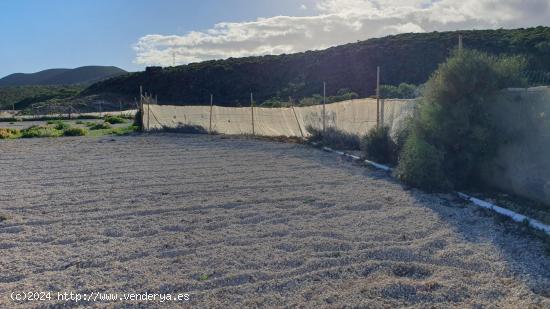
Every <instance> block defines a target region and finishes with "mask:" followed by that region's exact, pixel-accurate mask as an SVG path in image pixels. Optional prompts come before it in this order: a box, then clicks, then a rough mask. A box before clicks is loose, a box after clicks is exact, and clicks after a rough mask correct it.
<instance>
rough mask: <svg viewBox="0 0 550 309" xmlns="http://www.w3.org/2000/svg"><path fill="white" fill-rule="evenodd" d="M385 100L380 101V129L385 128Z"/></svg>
mask: <svg viewBox="0 0 550 309" xmlns="http://www.w3.org/2000/svg"><path fill="white" fill-rule="evenodd" d="M384 103H385V102H384V99H383V98H382V99H380V127H382V128H383V127H384Z"/></svg>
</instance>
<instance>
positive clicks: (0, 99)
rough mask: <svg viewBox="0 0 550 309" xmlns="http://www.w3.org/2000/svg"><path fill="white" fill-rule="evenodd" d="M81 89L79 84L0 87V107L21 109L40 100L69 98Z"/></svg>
mask: <svg viewBox="0 0 550 309" xmlns="http://www.w3.org/2000/svg"><path fill="white" fill-rule="evenodd" d="M83 89H84V87H83V86H79V85H71V86H11V87H0V109H12V108H13V107H15V109H16V110H22V109H26V108H28V107H29V106H31V105H33V104H36V103H40V102H48V101H50V100H56V99H57V100H63V99H70V98H72V97H74V96H76V95H78V93H80V91H82V90H83Z"/></svg>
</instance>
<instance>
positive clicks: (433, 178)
mask: <svg viewBox="0 0 550 309" xmlns="http://www.w3.org/2000/svg"><path fill="white" fill-rule="evenodd" d="M444 159H445V156H444V153H443V152H442V151H440V150H438V149H437V148H435V147H434V146H432V145H430V144H428V143H427V142H425V141H424V139H422V138H420V137H419V136H418V135H416V134H412V135H411V136H409V138H408V139H407V142H406V143H405V145H404V148H403V151H402V152H401V154H400V157H399V165H398V166H397V169H396V171H395V174H396V176H397V178H399V179H400V180H401V181H403V182H405V183H407V184H409V185H412V186H416V187H421V188H423V189H425V190H428V191H439V190H445V189H448V188H449V187H450V183H449V181H448V179H447V177H446V176H445V173H444V171H443V163H444V162H443V161H444Z"/></svg>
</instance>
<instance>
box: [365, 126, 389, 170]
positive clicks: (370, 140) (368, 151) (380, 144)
mask: <svg viewBox="0 0 550 309" xmlns="http://www.w3.org/2000/svg"><path fill="white" fill-rule="evenodd" d="M361 148H362V149H363V151H364V152H365V156H366V158H367V159H369V160H372V161H374V162H377V163H383V164H387V163H390V164H396V163H397V145H396V144H395V142H394V141H393V140H392V138H391V136H390V128H389V127H378V128H377V127H375V128H372V129H371V130H370V131H369V132H368V133H367V135H365V136H364V137H363V139H362V140H361Z"/></svg>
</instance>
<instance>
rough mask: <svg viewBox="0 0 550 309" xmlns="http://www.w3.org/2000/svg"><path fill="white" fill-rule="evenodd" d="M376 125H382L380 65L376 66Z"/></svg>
mask: <svg viewBox="0 0 550 309" xmlns="http://www.w3.org/2000/svg"><path fill="white" fill-rule="evenodd" d="M376 127H377V128H379V127H380V67H376Z"/></svg>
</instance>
